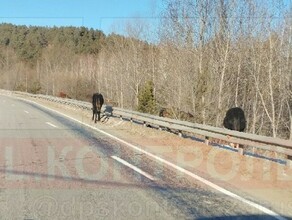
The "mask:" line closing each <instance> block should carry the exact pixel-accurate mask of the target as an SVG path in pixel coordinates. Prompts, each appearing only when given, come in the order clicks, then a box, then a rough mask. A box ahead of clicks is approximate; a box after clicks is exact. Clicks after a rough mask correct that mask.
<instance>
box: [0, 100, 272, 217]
mask: <svg viewBox="0 0 292 220" xmlns="http://www.w3.org/2000/svg"><path fill="white" fill-rule="evenodd" d="M0 149H1V152H0V217H1V219H212V218H214V217H218V218H219V219H221V218H222V219H225V218H226V219H232V218H236V219H249V218H250V219H255V218H258V219H263V218H265V219H268V218H271V219H274V218H272V217H269V216H266V215H265V214H264V213H261V212H260V211H259V210H257V209H255V208H253V207H251V206H248V205H246V204H244V203H241V202H239V201H238V200H235V199H232V198H230V197H226V196H225V195H223V194H221V193H219V192H216V191H214V190H212V189H209V188H208V187H205V186H203V185H202V184H200V183H197V182H195V181H193V180H190V179H189V178H188V177H186V176H184V175H183V174H179V173H178V172H177V171H174V170H171V169H170V168H168V167H165V166H163V165H162V164H159V163H157V162H155V161H153V160H151V159H149V158H147V157H146V156H145V155H142V154H139V153H137V152H133V151H132V150H131V149H129V148H127V146H124V145H123V144H121V143H118V142H116V141H114V140H112V139H110V138H109V137H108V136H105V135H103V134H101V133H98V132H96V131H92V130H90V129H89V128H86V127H85V126H83V125H80V124H78V123H76V122H72V121H70V120H69V119H66V118H64V117H62V116H60V115H58V114H56V113H54V112H51V111H49V110H47V109H45V108H42V107H41V106H38V105H36V104H32V103H27V102H24V101H21V100H18V99H16V98H12V97H8V96H0Z"/></svg>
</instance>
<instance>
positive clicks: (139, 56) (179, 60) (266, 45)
mask: <svg viewBox="0 0 292 220" xmlns="http://www.w3.org/2000/svg"><path fill="white" fill-rule="evenodd" d="M164 6H165V7H164V10H163V11H162V12H161V14H160V21H159V25H158V26H157V32H156V33H155V35H156V36H157V39H156V41H155V43H154V41H151V40H150V41H149V40H148V41H147V40H145V39H146V38H147V37H148V39H151V37H153V33H152V32H151V31H150V29H149V26H148V25H147V24H146V23H147V21H146V22H145V21H142V20H139V19H137V20H135V21H132V22H129V23H127V24H125V33H126V34H125V35H124V36H122V35H118V34H114V33H112V34H110V35H105V34H104V33H103V32H102V31H99V30H93V29H88V28H85V27H54V28H47V27H33V26H31V27H26V26H16V25H12V24H1V25H0V79H1V81H0V86H1V88H5V89H14V90H22V91H29V92H34V93H44V94H49V95H58V93H59V92H60V91H62V92H65V93H66V94H68V95H69V96H71V97H72V98H76V99H81V100H88V101H89V100H90V96H91V95H92V93H93V92H101V93H102V94H103V95H104V97H105V98H106V101H107V102H109V103H112V104H114V105H116V106H119V107H122V108H128V109H135V110H140V111H143V112H150V113H152V114H158V112H159V110H160V109H161V108H166V109H168V110H169V111H170V112H171V117H173V118H178V119H182V118H183V114H182V112H183V113H189V114H191V115H192V116H193V117H192V118H190V119H189V120H191V121H194V122H197V123H203V124H209V125H214V126H218V127H222V121H223V118H224V115H225V112H226V110H227V109H228V108H230V107H234V106H239V107H242V108H243V109H244V110H245V113H246V117H247V122H248V123H247V132H251V133H255V134H262V135H268V136H273V137H281V138H286V139H288V138H290V139H291V138H292V65H291V62H292V59H291V52H292V43H291V40H292V8H291V6H290V8H289V7H287V6H286V5H285V4H284V2H281V1H280V0H278V1H273V0H265V1H262V0H242V1H237V0H216V1H214V0H205V1H200V0H183V1H181V0H166V1H164ZM145 36H146V38H145Z"/></svg>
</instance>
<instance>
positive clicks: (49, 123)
mask: <svg viewBox="0 0 292 220" xmlns="http://www.w3.org/2000/svg"><path fill="white" fill-rule="evenodd" d="M46 124H48V125H50V126H52V127H54V128H57V126H56V125H54V124H52V123H51V122H46Z"/></svg>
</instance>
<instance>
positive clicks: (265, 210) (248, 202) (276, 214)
mask: <svg viewBox="0 0 292 220" xmlns="http://www.w3.org/2000/svg"><path fill="white" fill-rule="evenodd" d="M19 99H21V98H19ZM22 100H25V101H27V102H32V103H34V104H36V105H38V106H42V107H43V108H45V109H48V110H50V111H52V112H55V113H57V114H59V115H62V116H64V117H66V118H69V119H70V120H73V121H76V122H78V123H80V124H82V125H84V126H86V127H89V128H91V129H93V130H96V131H98V132H100V133H102V134H104V135H106V136H108V137H110V138H112V139H114V140H116V141H119V142H120V143H123V144H125V145H127V146H129V147H131V148H133V149H134V150H136V151H139V152H141V153H143V154H145V155H147V156H149V157H152V158H154V159H156V160H158V161H160V162H161V163H164V164H166V165H168V166H170V167H172V168H174V169H176V170H178V171H180V172H182V173H184V174H186V175H188V176H190V177H192V178H194V179H196V180H198V181H201V182H202V183H204V184H205V185H207V186H209V187H211V188H213V189H216V190H218V191H219V192H221V193H223V194H225V195H227V196H230V197H232V198H234V199H237V200H239V201H241V202H243V203H245V204H247V205H250V206H252V207H254V208H256V209H258V210H260V211H262V212H264V213H266V214H268V215H270V216H273V217H274V218H276V219H278V220H285V219H286V218H284V217H282V216H280V215H279V214H278V213H276V212H274V211H272V210H270V209H268V208H266V207H264V206H262V205H259V204H257V203H255V202H252V201H250V200H248V199H245V198H243V197H241V196H239V195H237V194H235V193H233V192H230V191H228V190H226V189H224V188H222V187H221V186H218V185H216V184H214V183H212V182H210V181H209V180H206V179H204V178H203V177H200V176H198V175H196V174H194V173H192V172H190V171H188V170H186V169H184V168H182V167H179V166H177V165H175V164H173V163H171V162H169V161H167V160H165V159H162V158H160V157H158V156H156V155H155V154H152V153H149V152H147V151H145V150H143V149H141V148H139V147H137V146H135V145H133V144H131V143H129V142H127V141H124V140H122V139H120V138H118V137H115V136H113V135H111V134H109V133H107V132H105V131H103V130H100V129H98V128H96V127H94V126H91V125H89V124H86V123H84V122H82V121H79V120H77V119H75V118H72V117H70V116H68V115H65V114H63V113H61V112H58V111H56V110H54V109H51V108H48V107H46V106H43V105H41V104H38V103H36V102H34V101H30V100H27V99H22Z"/></svg>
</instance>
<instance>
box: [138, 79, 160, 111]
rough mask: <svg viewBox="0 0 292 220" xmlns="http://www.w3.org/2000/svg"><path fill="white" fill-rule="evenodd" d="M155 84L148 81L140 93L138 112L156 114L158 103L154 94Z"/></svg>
mask: <svg viewBox="0 0 292 220" xmlns="http://www.w3.org/2000/svg"><path fill="white" fill-rule="evenodd" d="M153 87H154V85H153V82H152V81H148V82H146V84H145V85H144V87H143V88H142V89H141V90H140V91H139V96H138V101H139V103H138V111H140V112H144V113H151V114H154V113H155V112H156V101H155V98H154V92H153Z"/></svg>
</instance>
